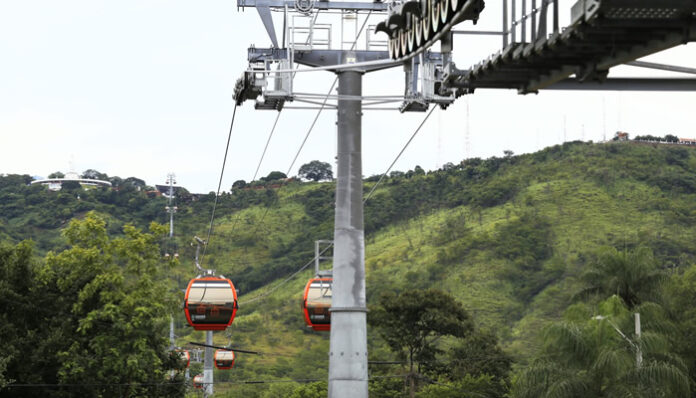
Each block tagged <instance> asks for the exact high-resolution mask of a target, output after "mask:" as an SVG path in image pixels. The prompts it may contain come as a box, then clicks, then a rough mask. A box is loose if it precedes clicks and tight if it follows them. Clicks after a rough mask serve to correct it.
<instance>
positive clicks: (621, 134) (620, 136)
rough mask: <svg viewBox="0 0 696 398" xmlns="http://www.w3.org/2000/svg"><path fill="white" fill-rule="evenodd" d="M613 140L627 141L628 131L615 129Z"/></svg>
mask: <svg viewBox="0 0 696 398" xmlns="http://www.w3.org/2000/svg"><path fill="white" fill-rule="evenodd" d="M614 141H628V133H626V132H624V131H617V132H616V134H615V135H614Z"/></svg>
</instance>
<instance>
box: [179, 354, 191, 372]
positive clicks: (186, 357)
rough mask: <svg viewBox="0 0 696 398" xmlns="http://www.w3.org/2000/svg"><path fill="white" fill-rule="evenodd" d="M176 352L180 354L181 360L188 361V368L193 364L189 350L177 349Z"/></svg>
mask: <svg viewBox="0 0 696 398" xmlns="http://www.w3.org/2000/svg"><path fill="white" fill-rule="evenodd" d="M176 353H177V354H178V355H179V359H180V360H181V362H184V361H185V362H186V368H188V367H189V365H190V364H191V353H189V352H188V351H187V350H176Z"/></svg>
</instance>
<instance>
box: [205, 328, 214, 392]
mask: <svg viewBox="0 0 696 398" xmlns="http://www.w3.org/2000/svg"><path fill="white" fill-rule="evenodd" d="M205 344H207V345H213V331H212V330H208V331H206V332H205ZM214 356H215V351H214V350H213V348H211V347H205V357H204V359H203V383H204V384H203V386H204V387H203V390H204V391H205V393H204V394H205V396H206V397H209V396H211V395H213V361H214V360H215V359H214V358H213V357H214Z"/></svg>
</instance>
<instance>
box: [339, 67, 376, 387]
mask: <svg viewBox="0 0 696 398" xmlns="http://www.w3.org/2000/svg"><path fill="white" fill-rule="evenodd" d="M338 94H339V96H354V97H353V98H360V96H361V95H362V73H360V72H356V71H344V72H340V73H338ZM361 108H362V102H361V100H359V99H352V100H345V99H339V101H338V122H337V125H338V132H337V134H338V167H337V168H338V170H337V179H336V215H335V222H334V261H333V278H334V279H333V286H332V307H331V342H330V349H329V398H366V397H367V377H368V376H367V325H366V320H367V305H366V299H365V235H364V222H363V202H362V152H361V138H362V137H361V135H362V131H361V130H362V109H361Z"/></svg>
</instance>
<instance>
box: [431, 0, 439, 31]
mask: <svg viewBox="0 0 696 398" xmlns="http://www.w3.org/2000/svg"><path fill="white" fill-rule="evenodd" d="M430 23H431V24H432V28H433V33H437V31H438V30H439V28H440V1H439V0H431V1H430Z"/></svg>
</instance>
